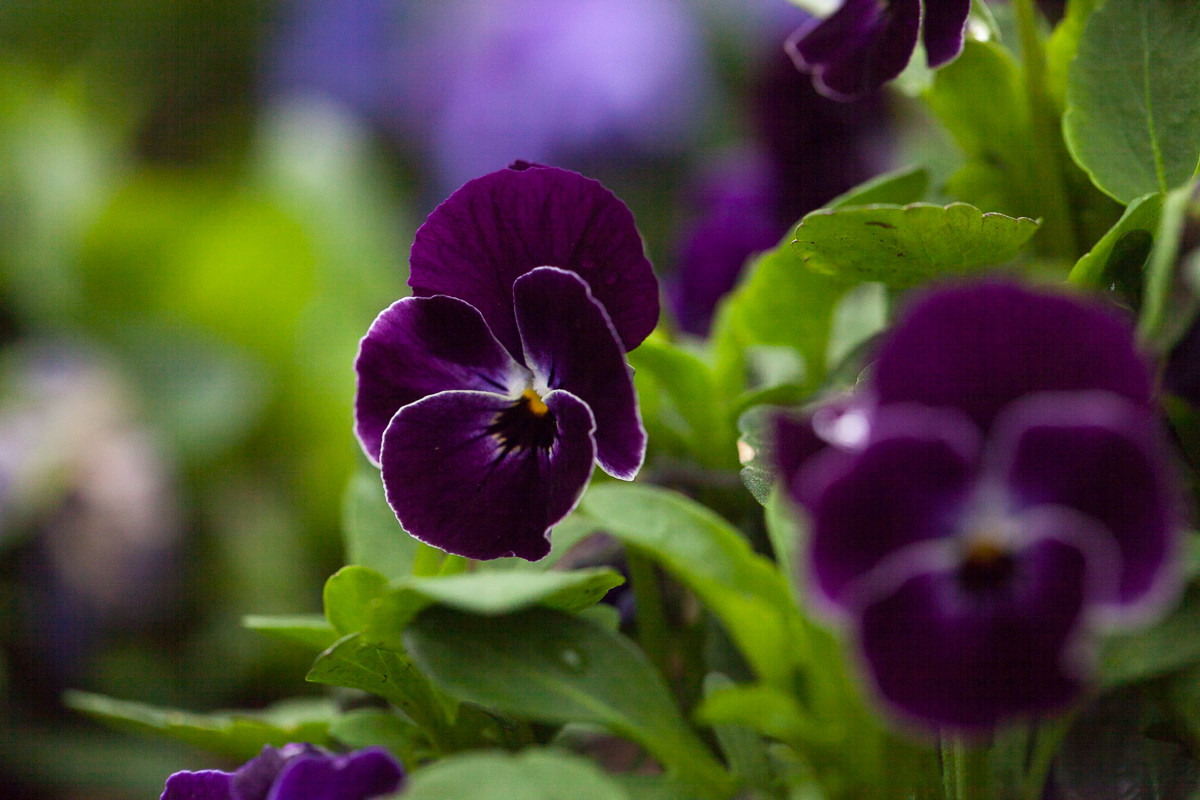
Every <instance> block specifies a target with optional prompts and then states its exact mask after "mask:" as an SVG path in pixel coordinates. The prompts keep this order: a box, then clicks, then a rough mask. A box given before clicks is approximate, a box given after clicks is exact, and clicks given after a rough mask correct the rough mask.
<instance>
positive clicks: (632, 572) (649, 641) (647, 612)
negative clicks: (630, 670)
mask: <svg viewBox="0 0 1200 800" xmlns="http://www.w3.org/2000/svg"><path fill="white" fill-rule="evenodd" d="M625 563H626V565H627V566H628V567H629V580H630V583H632V584H633V594H634V597H635V598H636V601H637V602H636V605H637V635H638V643H639V644H640V645H641V646H642V651H643V652H644V653H645V654H646V657H647V658H649V659H650V662H651V663H652V664H654V666H655V667H657V668H658V671H659V672H660V673H661V674H662V676H663V677H664V678H665V679H666V680H667V682H668V683H670V680H671V671H670V659H669V658H668V655H667V651H666V648H665V646H664V645H665V644H666V642H667V621H666V617H665V616H664V615H663V602H662V590H661V589H660V588H659V585H658V574H657V573H656V572H655V570H654V562H652V561H651V560H650V559H649V558H647V557H646V556H645V554H643V553H642V552H640V551H639V550H638V549H637V548H636V547H629V546H628V545H627V546H626V547H625Z"/></svg>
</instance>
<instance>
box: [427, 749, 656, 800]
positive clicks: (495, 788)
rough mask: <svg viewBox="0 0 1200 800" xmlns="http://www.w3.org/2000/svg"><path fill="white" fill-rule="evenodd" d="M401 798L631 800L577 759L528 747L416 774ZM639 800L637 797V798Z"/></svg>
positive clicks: (443, 763)
mask: <svg viewBox="0 0 1200 800" xmlns="http://www.w3.org/2000/svg"><path fill="white" fill-rule="evenodd" d="M403 797H404V800H447V798H467V797H469V798H471V799H472V800H581V799H582V798H586V800H632V798H631V796H630V795H629V794H627V793H626V792H625V790H624V789H623V788H621V785H620V784H619V783H617V782H616V781H615V780H614V779H613V778H611V777H609V776H608V775H605V774H604V773H603V772H601V771H600V770H599V769H597V768H596V766H595V764H593V763H592V762H591V761H589V760H588V759H586V758H583V757H581V756H576V755H572V754H570V753H565V752H560V751H555V750H549V749H546V750H540V749H530V750H526V751H524V752H522V753H518V754H516V755H510V754H508V753H496V752H478V753H464V754H462V755H457V756H451V757H449V758H444V759H442V760H440V761H438V762H436V763H434V764H431V765H430V766H428V767H425V768H424V769H421V770H418V771H417V772H416V773H415V774H413V776H412V777H411V779H410V780H409V782H408V785H407V786H406V787H405V789H404V792H403ZM639 800H640V798H639Z"/></svg>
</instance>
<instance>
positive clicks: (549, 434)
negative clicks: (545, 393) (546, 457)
mask: <svg viewBox="0 0 1200 800" xmlns="http://www.w3.org/2000/svg"><path fill="white" fill-rule="evenodd" d="M488 433H490V434H491V435H493V436H495V437H496V439H497V440H499V442H500V444H501V446H503V448H504V452H505V453H506V454H507V453H508V452H510V451H512V450H521V449H526V450H528V449H533V448H537V449H540V450H549V449H550V448H551V447H552V446H553V445H554V437H555V436H556V435H557V434H558V423H557V422H556V421H555V419H554V413H553V412H552V411H550V409H549V408H547V407H546V404H545V403H543V402H542V398H540V397H538V394H537V392H535V391H534V390H533V389H526V390H525V393H524V394H522V395H521V396H520V397H519V398H517V400H516V401H515V402H514V403H513V404H512V405H510V406H509V407H508V408H506V409H504V410H503V411H501V412H500V413H499V414H497V415H496V418H495V420H493V421H492V424H491V425H490V426H489V427H488Z"/></svg>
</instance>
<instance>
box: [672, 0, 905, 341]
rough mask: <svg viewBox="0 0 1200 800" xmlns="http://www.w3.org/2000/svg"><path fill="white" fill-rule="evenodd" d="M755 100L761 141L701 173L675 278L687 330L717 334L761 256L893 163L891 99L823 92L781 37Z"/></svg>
mask: <svg viewBox="0 0 1200 800" xmlns="http://www.w3.org/2000/svg"><path fill="white" fill-rule="evenodd" d="M791 11H792V12H793V13H791V14H788V15H786V17H785V18H784V19H782V20H779V21H782V22H783V23H784V24H786V25H788V26H789V27H794V26H795V25H797V24H799V21H800V20H803V19H806V18H807V15H806V14H804V12H802V11H800V10H799V9H791ZM750 100H751V108H750V109H749V110H750V112H751V114H750V116H751V120H752V122H753V127H754V133H755V136H756V141H755V143H754V144H753V145H750V146H748V147H747V148H745V149H743V150H742V151H739V152H737V153H734V154H732V155H731V156H727V157H726V158H725V159H724V160H723V161H721V162H719V163H717V164H715V165H714V166H712V167H711V168H710V169H709V170H708V174H705V175H703V176H702V177H701V178H700V179H699V181H698V188H697V189H696V190H695V191H694V192H693V195H694V197H693V199H692V202H691V205H692V206H693V207H694V208H695V209H696V213H695V216H694V218H693V220H692V222H691V224H690V225H689V226H688V227H687V229H685V231H684V232H683V234H682V236H681V238H680V245H679V249H678V256H677V262H676V268H675V270H674V272H673V273H672V275H671V278H670V280H669V281H668V285H667V297H668V300H669V301H670V304H671V310H672V312H673V314H674V316H675V319H676V321H677V322H678V324H679V327H680V328H681V329H683V330H685V331H687V332H688V333H693V334H696V335H704V334H706V333H707V332H708V327H709V322H710V320H711V318H712V314H713V310H714V309H715V307H716V305H717V302H718V301H719V300H720V298H721V297H722V296H723V295H724V294H725V293H726V292H728V291H729V290H731V289H732V288H733V287H734V285H735V284H736V283H737V279H738V277H739V275H740V274H741V272H742V268H743V267H744V266H745V264H746V261H747V260H748V259H749V258H750V257H751V256H752V255H753V254H754V253H757V252H759V251H762V250H766V249H768V248H771V247H774V246H775V245H776V244H778V243H779V241H780V239H781V238H782V237H783V236H784V234H786V233H787V231H788V230H789V228H790V227H791V226H792V225H794V224H795V223H796V221H797V220H799V219H800V218H801V217H803V216H804V215H805V214H807V213H808V212H809V211H812V210H814V209H817V208H820V207H821V206H822V205H824V204H825V203H826V202H828V201H829V200H831V199H833V198H834V197H836V196H837V195H839V194H841V193H842V192H845V191H846V190H848V189H850V188H851V187H853V186H855V185H857V184H859V183H861V182H862V181H864V180H866V179H867V178H869V177H871V176H872V175H874V174H876V173H877V172H879V171H881V170H882V169H883V168H884V167H885V162H886V148H885V146H884V145H883V143H882V141H883V138H884V137H883V133H882V132H883V130H884V129H885V128H886V125H887V111H886V108H885V105H884V103H883V100H882V98H881V97H880V96H879V95H872V96H870V97H864V98H862V99H860V100H858V101H855V102H852V103H839V102H835V101H833V100H830V99H828V98H826V97H822V96H821V95H820V94H818V93H817V91H816V90H815V89H814V88H813V87H812V82H811V81H809V80H808V79H807V78H806V77H805V76H804V75H802V74H800V73H799V72H797V71H796V69H795V67H794V66H793V65H792V63H791V60H790V59H789V58H788V56H787V55H786V54H785V53H784V52H783V51H782V50H781V49H779V48H778V46H777V44H776V47H774V48H770V49H769V52H768V53H765V54H763V60H762V64H761V65H760V69H759V75H758V76H757V78H756V80H755V87H754V89H753V91H752V92H751V97H750Z"/></svg>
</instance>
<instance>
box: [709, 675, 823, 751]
mask: <svg viewBox="0 0 1200 800" xmlns="http://www.w3.org/2000/svg"><path fill="white" fill-rule="evenodd" d="M695 716H696V719H697V720H698V721H699V722H701V723H703V724H705V725H714V726H715V725H743V726H746V727H748V728H751V729H753V730H755V731H758V732H759V733H761V734H763V735H765V736H770V737H771V738H773V739H779V740H780V741H784V742H795V743H799V742H807V743H821V744H826V745H828V744H829V743H831V742H836V741H837V740H838V739H839V738H840V737H841V736H843V735H844V734H845V732H846V731H845V729H844V726H841V725H838V724H836V722H837V721H836V720H834V724H832V725H830V724H829V722H828V721H827V722H826V723H825V724H818V723H816V722H815V721H814V720H813V718H812V716H811V715H809V714H808V713H807V712H805V710H804V709H803V708H801V706H800V704H799V702H797V700H796V698H795V697H794V696H793V695H791V694H789V693H787V692H784V691H781V690H780V689H778V688H775V687H772V686H766V685H764V684H753V685H735V686H726V687H723V688H720V689H717V690H715V691H713V692H711V693H709V694H708V695H707V696H706V697H705V698H704V700H703V702H701V704H700V706H699V707H698V708H697V709H696V712H695Z"/></svg>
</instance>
